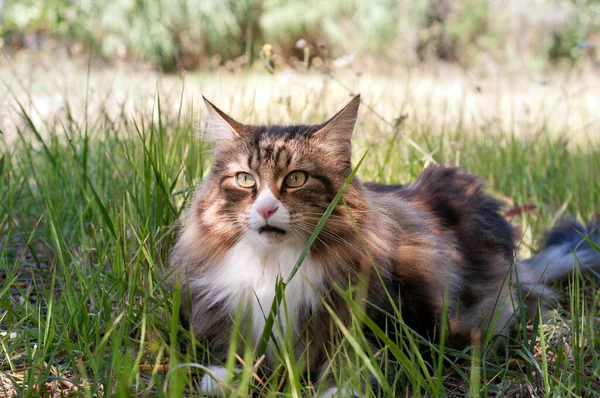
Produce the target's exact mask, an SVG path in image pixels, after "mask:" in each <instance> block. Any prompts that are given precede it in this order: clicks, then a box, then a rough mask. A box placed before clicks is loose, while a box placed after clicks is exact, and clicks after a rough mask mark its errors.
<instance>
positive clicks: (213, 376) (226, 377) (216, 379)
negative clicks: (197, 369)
mask: <svg viewBox="0 0 600 398" xmlns="http://www.w3.org/2000/svg"><path fill="white" fill-rule="evenodd" d="M233 376H234V373H233V372H230V371H228V370H227V369H226V368H224V367H223V366H209V367H208V369H207V372H206V373H205V374H204V376H202V381H201V383H200V389H201V391H202V394H203V395H206V396H208V397H222V396H225V395H227V394H226V390H224V387H225V385H226V384H228V383H229V381H230V380H231V378H232V377H233Z"/></svg>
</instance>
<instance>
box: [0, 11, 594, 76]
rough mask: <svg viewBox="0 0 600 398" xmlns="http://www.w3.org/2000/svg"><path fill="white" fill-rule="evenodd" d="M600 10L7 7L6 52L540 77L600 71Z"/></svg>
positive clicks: (178, 63) (177, 66) (191, 66)
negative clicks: (440, 65)
mask: <svg viewBox="0 0 600 398" xmlns="http://www.w3.org/2000/svg"><path fill="white" fill-rule="evenodd" d="M599 12H600V3H599V2H598V1H596V0H531V1H519V0H502V1H500V0H416V1H408V0H397V1H394V0H372V1H361V0H350V1H342V0H330V1H326V2H323V1H298V0H239V1H233V0H203V1H190V0H177V1H170V0H137V1H136V0H113V1H105V2H98V1H89V0H1V1H0V15H1V22H2V25H1V28H0V37H1V42H0V46H1V48H2V49H3V51H4V52H5V53H6V54H8V55H11V56H15V55H17V54H18V53H19V52H22V51H40V50H47V51H52V52H54V53H64V55H65V56H77V55H81V54H82V53H88V52H89V51H92V52H93V53H94V54H96V55H97V56H99V57H102V58H103V59H104V60H105V61H107V62H112V63H114V62H122V61H128V62H147V63H148V64H149V65H151V66H152V67H153V68H156V69H160V70H162V71H165V72H178V71H180V70H182V69H185V70H196V69H201V70H206V69H209V70H214V69H219V68H226V69H228V70H231V71H235V70H237V69H240V68H246V69H248V68H250V69H252V68H254V69H256V68H260V67H261V65H260V64H261V63H260V62H258V61H259V60H260V59H261V58H262V59H263V61H264V59H265V58H268V59H269V60H268V61H267V63H268V64H270V66H271V67H273V68H282V67H285V66H290V67H297V64H298V63H299V62H300V63H303V66H305V67H306V66H308V67H310V68H315V69H322V68H326V67H330V66H331V65H330V62H331V61H334V60H335V61H336V62H335V63H334V64H335V65H338V64H348V63H351V62H356V63H358V64H359V65H360V67H362V68H367V69H369V70H372V71H380V72H385V71H389V70H390V69H394V68H396V67H398V66H411V65H418V64H422V63H431V62H448V63H453V64H456V65H460V66H461V67H463V68H474V69H475V70H477V71H480V72H484V73H486V72H487V73H494V72H496V73H497V72H498V70H499V69H500V68H504V67H506V66H510V67H511V68H515V67H516V68H521V67H527V68H529V69H531V70H532V71H539V70H542V69H544V68H546V67H551V66H557V65H561V64H562V65H563V66H573V65H575V64H580V63H585V62H589V63H590V64H592V65H594V66H596V67H598V66H599V63H600V58H599V56H598V52H597V50H596V46H597V44H598V40H599V38H598V34H599V27H600V21H599ZM267 43H268V44H270V45H271V46H269V47H268V48H267V49H264V50H263V51H262V52H261V48H262V47H263V46H264V44H267ZM306 64H308V65H306Z"/></svg>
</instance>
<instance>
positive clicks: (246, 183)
mask: <svg viewBox="0 0 600 398" xmlns="http://www.w3.org/2000/svg"><path fill="white" fill-rule="evenodd" d="M235 180H236V182H237V184H238V185H239V186H240V187H242V188H252V187H253V186H255V185H256V180H255V179H254V177H253V176H252V174H249V173H244V172H240V173H237V175H236V176H235Z"/></svg>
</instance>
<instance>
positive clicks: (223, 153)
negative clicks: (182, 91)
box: [170, 96, 600, 397]
mask: <svg viewBox="0 0 600 398" xmlns="http://www.w3.org/2000/svg"><path fill="white" fill-rule="evenodd" d="M205 102H206V106H207V108H208V112H209V119H208V120H209V124H208V131H209V134H210V137H211V138H212V139H213V140H214V142H215V145H214V160H213V164H212V167H211V169H210V172H209V174H208V175H207V176H206V178H205V179H204V182H203V183H202V186H201V188H200V189H199V190H198V191H197V193H196V195H195V197H194V200H193V202H192V203H191V205H190V206H189V208H188V209H187V212H186V215H185V220H184V223H183V226H182V228H181V233H180V236H179V239H178V241H177V244H176V246H175V248H174V250H173V252H172V256H171V260H170V268H171V271H172V272H171V283H172V286H173V285H174V284H177V286H178V287H180V288H181V310H182V311H181V313H182V317H183V318H184V319H185V320H187V322H188V323H189V326H190V327H191V328H192V329H193V332H194V333H195V334H196V335H197V336H198V337H200V338H202V339H204V341H205V342H207V344H208V346H209V347H210V351H211V353H212V355H214V357H215V359H216V361H215V363H217V362H218V361H223V360H224V359H225V357H226V354H227V351H228V347H229V344H230V340H231V338H232V327H233V322H234V321H233V319H234V318H236V313H238V309H239V308H241V311H242V314H243V319H244V321H243V322H241V324H242V325H248V328H249V329H250V330H245V331H242V332H240V334H241V335H242V336H245V335H248V333H249V335H250V336H252V339H251V341H247V340H245V343H246V344H250V345H252V348H253V349H255V350H256V349H257V347H258V346H259V345H260V343H261V341H262V340H261V337H262V336H263V331H264V328H265V323H266V319H267V318H268V316H269V312H270V309H271V307H272V303H273V300H274V298H275V286H276V284H277V281H278V280H279V278H283V279H284V280H285V279H286V278H287V277H288V275H289V274H290V272H292V269H293V267H294V265H295V264H296V261H297V259H298V258H299V257H300V255H301V253H302V251H303V249H304V247H305V246H306V244H307V240H308V239H309V237H310V235H311V233H312V232H313V231H314V229H315V227H316V226H317V223H318V222H319V220H320V218H321V216H322V215H323V214H324V212H325V211H326V209H327V207H328V206H329V204H330V203H332V201H333V199H334V197H335V196H336V194H337V193H338V192H339V191H340V190H341V188H342V186H343V185H344V183H345V181H346V180H347V179H349V176H350V175H351V173H352V170H353V166H352V163H351V136H352V133H353V130H354V126H355V123H356V119H357V114H358V109H359V104H360V98H359V97H358V96H357V97H356V98H354V99H353V100H352V101H350V103H349V104H348V105H346V107H344V108H343V109H342V110H341V111H340V112H339V113H337V114H336V115H335V116H333V117H332V118H331V119H330V120H329V121H327V122H325V123H323V124H317V125H310V126H307V125H294V126H250V125H245V124H241V123H238V122H237V121H235V120H234V119H232V118H231V117H229V116H227V115H226V114H225V113H224V112H222V111H221V110H219V109H218V108H217V107H216V106H214V105H213V104H212V103H210V102H209V101H207V100H206V99H205ZM342 199H343V200H340V201H339V202H338V203H337V205H336V206H335V208H334V209H333V212H332V213H331V215H330V217H329V218H328V220H327V222H326V224H325V226H324V228H323V230H322V231H321V233H320V235H319V236H318V239H316V240H315V241H314V243H313V244H312V246H311V247H310V251H309V252H308V255H307V256H306V258H305V259H304V261H303V263H302V265H301V267H300V268H299V271H298V273H297V274H296V275H295V276H294V277H293V278H292V280H291V281H290V282H289V283H288V284H287V287H286V289H285V300H284V303H282V304H281V305H280V306H279V312H278V315H277V316H278V317H279V321H281V322H276V325H281V327H279V326H276V327H274V328H273V334H272V335H271V344H269V345H268V346H267V350H266V361H265V362H264V363H263V365H264V367H265V368H267V369H268V368H269V366H272V365H273V362H274V361H275V355H274V345H273V344H272V343H273V342H274V341H275V342H276V341H278V339H281V338H282V337H283V336H285V335H286V334H289V335H291V336H292V338H293V339H294V340H293V341H295V342H297V345H296V348H295V350H296V352H295V353H296V355H297V356H298V357H300V356H302V358H303V359H304V363H305V365H306V369H307V370H310V371H311V372H316V373H317V374H319V373H321V374H320V375H319V376H318V379H319V380H320V381H321V387H320V388H319V391H320V392H321V393H320V396H323V397H328V396H336V395H338V394H339V395H344V394H345V393H346V392H347V391H346V392H343V391H342V390H338V388H337V387H336V386H335V385H333V383H332V381H331V380H330V379H329V377H328V376H327V375H326V374H325V373H326V372H325V369H326V368H327V364H328V361H327V358H328V355H327V350H328V349H330V348H331V347H330V346H331V344H328V343H330V339H331V336H332V334H331V330H336V328H335V327H334V326H333V323H332V322H331V319H330V312H329V311H328V310H327V308H326V306H325V305H322V303H323V302H324V303H326V304H327V305H328V306H329V307H330V308H332V309H333V311H334V312H335V313H336V315H337V316H338V317H339V318H340V319H341V320H342V321H343V322H348V320H349V318H350V313H349V311H350V310H349V308H348V306H347V304H346V301H345V300H344V298H343V294H344V291H347V290H348V289H349V288H350V287H351V286H359V285H361V284H362V286H364V287H365V290H364V291H365V292H366V294H365V295H363V299H362V300H363V302H365V303H367V304H366V311H367V313H368V315H369V316H371V317H372V319H374V320H376V321H377V322H378V323H379V324H380V325H382V327H385V323H386V322H390V319H389V318H388V317H386V316H384V315H382V314H384V313H385V311H387V313H393V311H392V306H391V303H390V298H389V297H388V295H387V293H386V291H387V292H388V293H389V294H390V295H391V296H392V298H393V301H394V302H395V303H399V304H400V308H401V311H402V316H403V321H404V322H405V323H406V324H407V325H408V326H409V327H411V328H412V329H413V330H415V331H416V332H418V333H420V334H421V335H422V336H425V337H427V338H429V339H431V340H436V339H437V338H439V337H440V336H439V334H440V330H441V328H440V325H441V323H442V315H443V313H444V307H445V306H446V307H447V314H448V319H447V320H448V322H447V324H448V326H449V329H450V330H449V332H448V336H447V337H449V338H451V341H455V342H456V341H461V340H463V341H464V340H466V341H469V338H470V335H471V333H472V331H474V330H480V331H482V332H483V333H487V332H488V331H489V332H491V333H494V334H495V333H503V332H506V331H509V330H510V328H511V327H512V326H513V324H514V323H515V311H516V310H517V303H518V302H519V299H520V298H521V297H527V301H526V302H527V304H528V305H529V306H530V309H532V310H535V309H536V307H537V300H538V299H540V297H541V296H542V295H543V294H544V291H543V290H544V284H545V283H547V282H548V281H551V280H555V279H558V278H561V277H562V276H564V275H566V274H568V273H569V272H570V271H571V270H572V269H573V267H574V266H575V262H574V257H573V252H574V250H576V251H577V255H578V258H579V263H580V264H581V265H582V266H583V267H592V266H595V265H597V264H598V262H597V261H598V259H597V258H596V257H597V254H598V253H597V252H595V251H594V250H593V249H592V247H591V246H590V245H589V244H588V245H579V246H578V243H580V241H581V236H580V235H579V234H578V233H577V232H575V231H574V229H578V230H579V231H581V232H584V233H591V235H592V237H593V239H595V240H596V241H600V233H598V231H597V230H596V231H595V232H592V231H586V229H585V228H584V227H582V226H581V225H579V224H572V225H567V226H563V227H560V228H558V229H556V230H554V231H553V232H552V233H551V234H550V238H549V239H548V243H547V246H546V248H545V249H543V250H542V251H541V252H540V253H538V255H536V256H535V257H533V258H532V259H529V260H526V261H522V262H516V263H515V261H514V255H515V245H516V236H515V232H514V231H513V228H512V227H511V226H510V225H509V223H508V222H507V221H506V219H505V218H504V217H503V216H502V215H501V213H500V212H499V209H500V203H499V202H498V201H497V200H496V199H494V198H492V197H491V196H489V195H487V194H486V193H485V192H484V191H483V189H482V183H481V181H480V180H479V179H478V178H477V177H474V176H472V175H470V174H467V173H466V172H464V171H463V170H461V169H457V168H447V167H430V168H427V169H425V170H424V171H423V173H422V174H421V175H420V176H419V177H418V178H417V179H416V181H415V182H414V183H412V184H411V185H409V186H399V185H382V184H377V183H363V182H361V181H360V180H359V179H358V178H356V177H355V178H353V179H352V181H351V183H350V184H349V185H348V186H347V189H346V190H345V192H344V194H343V196H342ZM573 227H574V228H573ZM357 230H358V231H359V232H360V234H358V233H357ZM514 264H516V266H514V267H513V265H514ZM515 269H516V270H517V271H518V272H514V271H515ZM375 271H377V272H375ZM515 275H518V281H519V284H517V283H513V282H515V281H516V278H515ZM517 285H518V286H517ZM284 305H285V310H284ZM240 306H241V307H240ZM490 325H491V326H490ZM490 328H491V330H488V329H490ZM240 349H243V348H240ZM209 370H210V372H207V374H206V375H205V376H204V377H203V379H202V388H203V392H204V393H205V394H207V395H219V393H220V391H221V390H220V387H219V383H220V382H227V379H228V378H229V377H230V376H231V375H228V374H227V372H226V371H225V369H224V368H222V367H219V366H216V365H215V366H211V367H210V368H209Z"/></svg>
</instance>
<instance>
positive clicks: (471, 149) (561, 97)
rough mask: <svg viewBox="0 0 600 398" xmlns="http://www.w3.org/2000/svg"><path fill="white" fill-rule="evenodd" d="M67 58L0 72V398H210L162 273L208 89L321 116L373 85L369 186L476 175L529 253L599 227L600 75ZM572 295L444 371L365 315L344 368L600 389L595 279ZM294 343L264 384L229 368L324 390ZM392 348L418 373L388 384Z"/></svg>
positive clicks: (357, 372) (565, 288) (201, 361)
mask: <svg viewBox="0 0 600 398" xmlns="http://www.w3.org/2000/svg"><path fill="white" fill-rule="evenodd" d="M65 68H66V70H67V71H71V72H72V75H69V74H66V75H68V76H72V78H70V79H65V80H64V81H63V80H60V81H59V80H58V79H55V78H53V77H52V76H48V74H46V75H45V74H44V70H43V68H42V69H41V70H40V71H38V72H39V74H38V75H37V76H35V77H34V81H33V82H32V81H29V82H28V83H27V84H26V83H23V82H25V80H22V81H21V80H20V78H21V76H20V73H22V72H21V71H22V70H4V69H3V70H2V71H1V72H2V74H1V76H2V80H3V81H4V83H5V85H4V88H3V90H4V94H5V95H4V96H3V99H2V103H3V105H4V106H3V109H2V110H1V111H0V121H1V122H2V124H0V129H1V131H2V135H1V136H0V396H9V397H10V396H39V395H42V396H60V395H61V394H74V395H75V396H79V395H81V396H98V395H109V396H132V395H140V396H156V395H158V396H175V397H180V396H182V395H183V396H197V395H199V377H200V375H201V374H202V368H203V365H206V360H207V358H208V355H209V352H208V351H207V349H206V348H205V347H204V346H203V345H202V344H201V342H197V341H195V340H194V339H193V336H190V334H189V333H188V332H187V331H186V330H185V329H184V328H182V327H181V326H180V325H179V323H178V317H177V316H176V315H175V314H174V311H173V307H174V299H173V296H172V295H171V294H170V293H168V292H165V291H164V290H163V288H162V282H163V280H164V278H165V275H164V274H163V272H162V270H163V269H164V267H165V264H166V262H167V259H168V254H169V250H170V248H171V247H172V244H173V242H174V239H175V236H176V232H177V222H178V220H179V219H180V216H181V214H182V211H185V204H186V203H187V201H188V200H189V198H190V195H191V192H192V191H193V190H194V187H195V186H197V184H199V183H200V182H201V181H202V176H203V175H205V173H206V171H207V170H208V168H209V167H210V150H209V149H210V148H209V147H208V144H207V143H205V142H203V141H202V139H201V134H200V130H201V127H202V120H203V119H202V118H203V116H205V113H204V110H203V109H202V108H201V105H202V104H201V101H200V96H199V93H200V91H202V92H203V93H204V94H205V95H207V97H208V98H209V99H210V100H211V101H213V102H214V103H215V104H217V105H218V106H219V107H221V108H222V109H223V110H225V111H227V112H229V113H230V114H231V115H232V116H234V117H236V118H237V119H239V120H240V121H247V122H255V123H268V122H285V123H291V122H293V121H296V122H303V123H306V122H317V121H322V120H324V119H325V118H326V117H327V116H328V115H331V114H333V112H335V111H336V110H337V108H339V106H341V105H342V104H343V103H345V102H347V100H348V99H349V98H350V95H351V94H355V93H357V92H360V93H361V97H362V99H363V104H362V108H361V112H360V116H359V118H360V121H359V123H358V125H357V129H356V132H355V141H354V147H353V150H354V155H355V159H356V160H357V161H358V160H359V159H360V158H362V156H363V155H365V154H366V155H365V158H364V162H363V163H362V164H361V167H360V168H359V170H358V175H359V176H360V178H361V179H363V180H373V181H378V182H388V183H389V182H394V183H410V182H411V181H412V180H414V178H415V177H416V176H417V175H418V174H419V173H420V172H421V171H422V170H423V168H425V167H427V166H429V165H432V164H436V163H437V164H449V165H459V166H462V167H464V168H466V169H467V170H468V171H469V172H471V173H474V174H477V175H479V176H481V177H482V178H483V179H484V180H485V181H486V183H487V187H488V190H489V191H490V192H491V193H492V194H493V195H495V196H496V197H498V198H500V199H501V200H502V201H503V202H504V203H505V205H506V206H505V211H506V212H507V213H509V214H511V218H510V221H511V222H512V223H513V224H515V225H517V226H518V227H519V228H520V231H522V242H521V245H520V252H519V256H523V257H526V256H528V255H530V254H531V252H532V251H533V250H535V248H537V247H539V244H540V242H541V239H542V237H543V232H544V231H545V230H546V229H547V228H549V227H550V226H552V225H553V224H554V223H556V222H557V220H558V219H559V218H560V217H561V216H564V215H572V216H574V217H577V218H578V219H580V220H582V221H588V220H590V219H591V217H592V216H593V215H594V214H595V212H597V211H598V204H600V178H598V176H599V175H600V139H599V138H600V134H599V133H598V132H599V131H600V129H599V125H598V116H597V115H598V109H599V104H600V100H599V98H598V90H597V87H598V86H599V84H598V83H599V82H598V80H597V78H593V77H589V76H587V75H585V74H583V75H581V76H579V75H578V76H570V77H566V76H562V75H556V76H553V77H552V79H550V82H546V81H543V82H540V81H537V80H535V79H533V80H532V79H528V78H512V77H504V78H502V79H498V80H490V79H488V80H480V79H477V78H474V77H472V76H466V75H464V74H461V73H460V72H459V71H451V73H446V74H444V76H445V77H444V78H440V77H439V75H436V74H435V73H429V72H423V73H421V72H419V71H416V72H415V71H413V72H411V73H403V74H398V75H395V76H388V77H381V76H359V75H356V74H349V73H348V74H339V75H338V74H336V75H321V74H308V75H307V74H302V73H283V72H281V73H279V74H277V75H274V76H272V75H269V74H266V73H265V74H251V75H246V74H243V73H237V74H230V75H226V74H222V73H219V74H213V75H206V74H204V75H203V74H199V75H193V74H192V75H189V76H185V78H181V77H175V76H159V75H156V74H154V73H151V72H143V71H141V72H140V71H137V72H131V71H128V72H123V73H121V72H116V71H110V70H108V71H106V70H96V69H95V68H94V67H90V70H86V67H85V65H84V67H83V69H82V68H79V67H77V66H72V65H70V66H69V65H67V66H65ZM32 75H33V74H32ZM46 77H48V79H47V80H46V81H45V78H46ZM588 77H589V80H588V79H587V78H588ZM44 81H45V83H46V84H45V85H44V84H43V83H44ZM107 81H108V82H109V83H106V82H107ZM48 82H50V83H48ZM595 88H596V89H595ZM557 287H558V289H559V290H560V292H561V294H560V303H559V306H558V307H556V308H553V309H552V310H551V311H549V313H548V314H547V315H546V319H545V322H544V323H540V322H539V319H536V320H533V321H531V322H527V321H526V320H525V319H524V318H523V319H521V320H519V322H518V326H517V330H516V331H515V333H514V335H512V336H511V338H510V339H509V348H508V350H506V352H504V353H502V354H498V353H494V352H492V350H491V347H492V344H493V341H494V338H492V339H484V340H483V342H482V344H478V343H477V341H474V344H473V345H471V346H468V347H465V349H464V350H462V351H456V350H452V349H449V348H447V347H444V346H433V347H430V348H431V350H432V352H433V355H432V356H433V358H432V361H431V362H432V363H426V362H425V360H424V359H423V358H422V357H421V356H420V355H419V353H418V350H416V349H415V348H416V347H419V346H420V347H425V346H427V345H428V343H426V342H424V341H422V340H421V339H420V338H419V337H418V336H414V335H413V334H412V333H411V332H410V331H407V330H405V331H404V333H405V335H406V339H404V340H400V341H391V342H390V343H389V344H388V345H387V346H386V347H385V349H382V350H380V351H377V352H372V351H371V349H370V348H369V347H368V345H367V344H366V343H365V339H364V333H363V332H362V330H361V326H362V320H361V318H360V316H359V315H360V314H359V313H358V312H357V314H356V317H355V319H354V321H355V322H353V324H352V325H350V327H349V328H347V329H344V333H343V334H344V339H343V341H341V342H340V343H339V347H338V349H337V351H336V353H335V356H336V363H337V367H336V368H335V370H334V373H335V374H336V377H337V379H338V380H339V382H340V383H346V382H350V383H354V384H356V385H357V386H360V379H361V377H362V378H364V379H366V380H370V379H372V378H375V379H378V380H379V381H380V382H381V384H382V386H381V391H380V392H379V394H380V395H381V396H433V397H438V396H464V395H465V394H471V395H473V396H489V395H503V396H542V395H545V396H575V397H578V396H582V395H583V396H591V395H595V394H598V392H600V359H599V357H598V355H597V352H598V350H599V349H600V338H599V336H600V335H599V334H598V332H597V328H598V326H599V322H600V309H599V308H600V307H599V306H600V291H599V290H598V288H597V285H596V282H595V279H594V278H593V277H592V276H590V275H579V274H575V275H573V277H572V278H571V283H563V284H561V285H559V286H557ZM175 301H176V300H175ZM175 304H176V303H175ZM357 311H358V310H357ZM407 344H408V345H410V346H411V348H410V349H406V347H404V345H407ZM290 352H291V348H289V347H282V348H281V351H280V353H279V354H280V355H281V358H282V364H281V366H280V367H279V368H278V369H277V370H276V372H275V373H274V374H273V375H271V376H270V377H267V378H260V377H258V376H257V377H254V373H253V372H254V367H253V366H254V365H255V364H256V362H257V361H260V358H255V357H254V356H253V355H252V353H246V354H245V355H244V357H243V358H236V357H234V356H233V355H232V356H231V358H230V361H229V362H228V364H229V365H230V366H231V365H233V364H235V363H236V362H239V361H243V364H244V365H243V366H242V368H243V372H242V373H241V375H240V382H239V384H238V385H237V386H236V387H232V393H234V394H236V395H237V396H247V395H248V394H250V392H251V391H255V392H256V393H259V394H264V395H265V396H277V395H292V396H298V397H299V396H312V395H314V394H315V389H314V388H316V386H312V385H310V384H307V383H305V382H304V379H303V377H304V375H303V374H302V373H301V371H300V370H299V368H300V366H299V364H297V363H296V362H295V361H294V359H293V358H290V355H289V353H290ZM398 353H407V354H406V355H407V356H406V357H402V356H401V355H399V354H398ZM394 354H396V356H395V358H396V360H397V361H398V362H399V363H400V364H401V366H398V369H397V370H398V372H397V375H396V377H395V378H388V370H389V369H387V368H386V367H385V366H384V368H383V369H380V368H378V367H377V366H373V364H374V363H377V362H378V361H379V359H380V358H385V357H394ZM368 394H371V392H369V393H368ZM369 396H370V395H369Z"/></svg>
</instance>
